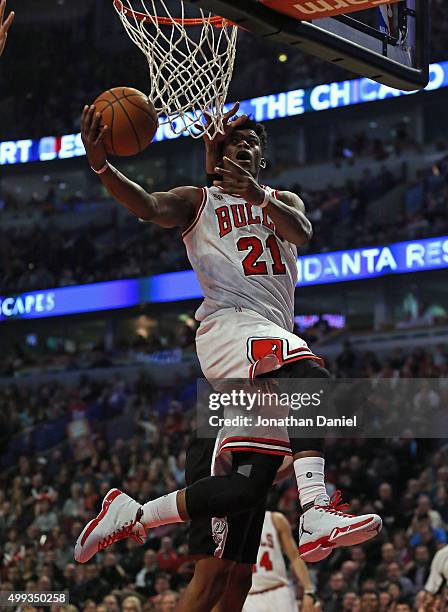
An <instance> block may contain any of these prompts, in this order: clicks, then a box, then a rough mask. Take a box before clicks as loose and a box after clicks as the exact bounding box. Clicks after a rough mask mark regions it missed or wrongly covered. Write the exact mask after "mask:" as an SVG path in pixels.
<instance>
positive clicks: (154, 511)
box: [140, 491, 183, 528]
mask: <svg viewBox="0 0 448 612" xmlns="http://www.w3.org/2000/svg"><path fill="white" fill-rule="evenodd" d="M177 493H178V492H177V491H174V492H173V493H168V495H164V496H163V497H159V498H157V499H154V500H153V501H149V502H147V503H146V504H145V505H144V506H142V507H143V515H142V518H141V519H140V522H141V523H142V525H143V526H144V527H148V528H154V527H159V526H160V525H170V524H171V523H183V520H182V519H181V518H180V516H179V511H178V509H177Z"/></svg>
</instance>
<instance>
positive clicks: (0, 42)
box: [0, 0, 14, 55]
mask: <svg viewBox="0 0 448 612" xmlns="http://www.w3.org/2000/svg"><path fill="white" fill-rule="evenodd" d="M5 8H6V0H1V1H0V55H1V54H2V53H3V50H4V48H5V45H6V39H7V38H8V30H9V28H10V27H11V25H12V22H13V21H14V12H11V13H9V15H8V17H7V18H6V19H5V21H3V17H4V15H5Z"/></svg>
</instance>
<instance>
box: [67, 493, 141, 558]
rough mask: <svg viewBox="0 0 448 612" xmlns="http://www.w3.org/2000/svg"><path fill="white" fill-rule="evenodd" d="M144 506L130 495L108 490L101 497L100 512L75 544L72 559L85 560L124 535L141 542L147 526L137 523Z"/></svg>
mask: <svg viewBox="0 0 448 612" xmlns="http://www.w3.org/2000/svg"><path fill="white" fill-rule="evenodd" d="M142 514H143V509H142V507H141V505H140V504H138V503H137V502H136V501H135V500H134V499H132V497H129V495H126V493H123V492H122V491H120V490H119V489H111V490H110V491H109V492H108V493H107V494H106V496H105V498H104V499H103V504H102V506H101V512H100V513H99V514H98V516H96V517H95V518H94V519H92V520H91V521H89V522H88V523H87V525H86V526H85V527H84V529H83V530H82V532H81V535H80V536H79V538H78V540H77V542H76V545H75V560H76V561H78V562H79V563H85V562H86V561H88V560H89V559H91V558H92V557H93V555H95V554H96V553H97V552H99V551H100V550H104V549H105V548H108V547H109V546H111V544H113V543H114V542H118V540H122V539H123V538H132V539H133V540H135V541H136V542H138V543H139V544H143V543H144V539H143V538H144V537H146V529H145V528H144V527H143V525H142V524H141V523H140V522H139V520H140V519H141V517H142Z"/></svg>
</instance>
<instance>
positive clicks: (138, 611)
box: [121, 595, 142, 612]
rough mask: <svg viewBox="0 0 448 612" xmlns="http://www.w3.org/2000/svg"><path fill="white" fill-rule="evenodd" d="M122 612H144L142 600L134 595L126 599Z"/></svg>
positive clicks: (122, 605)
mask: <svg viewBox="0 0 448 612" xmlns="http://www.w3.org/2000/svg"><path fill="white" fill-rule="evenodd" d="M121 612H142V603H141V601H140V599H139V598H138V597H135V596H134V595H130V596H129V597H125V599H124V600H123V603H122V604H121Z"/></svg>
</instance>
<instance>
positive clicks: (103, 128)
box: [93, 125, 109, 145]
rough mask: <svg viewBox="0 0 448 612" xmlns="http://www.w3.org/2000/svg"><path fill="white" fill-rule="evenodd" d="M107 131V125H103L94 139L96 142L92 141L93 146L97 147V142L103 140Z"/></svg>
mask: <svg viewBox="0 0 448 612" xmlns="http://www.w3.org/2000/svg"><path fill="white" fill-rule="evenodd" d="M108 129H109V126H107V125H103V127H102V128H100V131H99V134H98V136H97V138H96V140H95V141H94V143H93V144H94V145H97V144H98V143H99V142H101V140H103V138H104V136H105V135H106V132H107V130H108Z"/></svg>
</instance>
